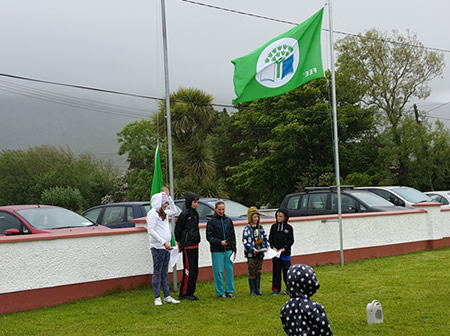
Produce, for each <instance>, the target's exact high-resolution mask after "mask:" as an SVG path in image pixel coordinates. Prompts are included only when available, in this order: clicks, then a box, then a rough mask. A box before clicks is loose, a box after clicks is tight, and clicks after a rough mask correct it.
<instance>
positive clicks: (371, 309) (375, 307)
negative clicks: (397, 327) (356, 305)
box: [366, 300, 383, 324]
mask: <svg viewBox="0 0 450 336" xmlns="http://www.w3.org/2000/svg"><path fill="white" fill-rule="evenodd" d="M366 309H367V322H368V323H369V324H372V323H383V309H382V308H381V303H380V302H378V300H373V301H372V302H371V303H369V304H367V308H366Z"/></svg>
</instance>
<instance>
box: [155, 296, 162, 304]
mask: <svg viewBox="0 0 450 336" xmlns="http://www.w3.org/2000/svg"><path fill="white" fill-rule="evenodd" d="M155 306H162V302H161V298H160V297H159V298H156V299H155Z"/></svg>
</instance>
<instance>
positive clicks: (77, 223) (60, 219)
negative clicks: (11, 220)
mask: <svg viewBox="0 0 450 336" xmlns="http://www.w3.org/2000/svg"><path fill="white" fill-rule="evenodd" d="M17 213H19V214H20V215H21V216H22V217H23V218H25V219H26V220H27V222H28V223H30V224H31V225H33V226H34V227H35V228H36V229H40V230H51V229H62V228H72V227H86V226H91V225H95V224H94V223H92V222H91V221H89V220H88V219H86V218H85V217H83V216H80V215H78V214H76V213H75V212H72V211H70V210H67V209H64V208H33V209H24V210H18V211H17Z"/></svg>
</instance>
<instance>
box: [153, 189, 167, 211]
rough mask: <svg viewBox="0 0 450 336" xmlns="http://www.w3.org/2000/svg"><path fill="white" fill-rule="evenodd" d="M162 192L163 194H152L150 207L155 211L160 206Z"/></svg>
mask: <svg viewBox="0 0 450 336" xmlns="http://www.w3.org/2000/svg"><path fill="white" fill-rule="evenodd" d="M163 194H165V193H164V192H160V193H157V194H154V195H153V196H152V201H151V203H152V209H155V211H158V210H159V209H160V208H161V206H162V199H163Z"/></svg>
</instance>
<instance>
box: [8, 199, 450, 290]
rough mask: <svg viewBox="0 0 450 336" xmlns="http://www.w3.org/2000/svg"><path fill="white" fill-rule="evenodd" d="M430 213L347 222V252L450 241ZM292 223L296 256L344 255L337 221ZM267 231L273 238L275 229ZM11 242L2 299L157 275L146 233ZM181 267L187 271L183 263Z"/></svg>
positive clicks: (447, 229)
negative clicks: (6, 295)
mask: <svg viewBox="0 0 450 336" xmlns="http://www.w3.org/2000/svg"><path fill="white" fill-rule="evenodd" d="M425 209H426V210H427V211H426V212H420V211H417V212H416V213H409V214H402V215H398V214H395V215H382V216H378V215H377V216H360V215H358V216H352V215H350V216H348V217H347V216H346V217H344V220H343V236H344V249H355V248H364V247H373V246H382V245H390V244H399V243H408V242H416V241H425V240H432V239H441V238H445V237H450V211H446V212H443V211H440V209H439V207H426V208H425ZM328 218H330V217H328ZM290 223H291V224H292V226H293V228H294V234H295V243H294V246H293V249H292V255H305V254H314V253H321V252H330V251H338V250H339V248H340V246H339V226H338V222H337V221H336V220H334V221H333V220H329V219H328V220H325V221H324V220H322V219H320V218H319V219H318V218H317V217H311V218H308V219H305V218H301V219H300V220H298V221H296V220H291V221H290ZM263 225H264V228H265V229H266V232H267V234H268V233H269V231H270V224H263ZM243 228H244V227H243V226H242V225H237V226H235V230H236V240H237V248H238V253H237V259H236V262H246V259H245V258H244V255H243V246H242V230H243ZM128 231H129V230H128ZM8 238H9V237H1V238H0V256H1V257H0V270H1V271H0V294H2V293H11V292H16V291H24V290H29V289H38V288H49V287H55V286H62V285H70V284H77V283H86V282H92V281H98V280H108V279H115V278H123V277H131V276H136V275H146V274H151V272H152V260H151V255H150V250H149V245H148V235H147V233H146V232H136V233H123V234H113V235H100V236H89V237H76V238H63V239H48V238H47V239H48V240H31V241H21V242H12V243H11V242H7V240H8ZM201 238H202V242H201V243H200V250H199V266H200V267H207V266H211V255H210V251H209V244H208V242H207V241H206V230H205V228H201ZM177 267H178V269H181V268H182V261H181V259H180V260H179V261H178V266H177Z"/></svg>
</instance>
